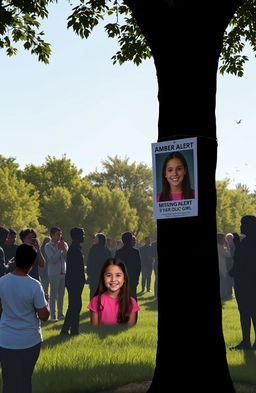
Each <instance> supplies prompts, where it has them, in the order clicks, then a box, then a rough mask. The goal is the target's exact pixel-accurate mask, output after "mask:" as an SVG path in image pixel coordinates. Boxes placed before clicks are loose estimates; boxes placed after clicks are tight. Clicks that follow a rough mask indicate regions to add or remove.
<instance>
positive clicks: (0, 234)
mask: <svg viewBox="0 0 256 393" xmlns="http://www.w3.org/2000/svg"><path fill="white" fill-rule="evenodd" d="M9 232H10V231H9V229H8V228H5V227H1V226H0V239H6V238H7V235H9Z"/></svg>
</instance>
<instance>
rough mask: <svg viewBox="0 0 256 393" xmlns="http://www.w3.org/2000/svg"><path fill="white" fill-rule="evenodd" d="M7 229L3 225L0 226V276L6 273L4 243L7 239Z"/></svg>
mask: <svg viewBox="0 0 256 393" xmlns="http://www.w3.org/2000/svg"><path fill="white" fill-rule="evenodd" d="M8 235H9V229H7V228H5V227H0V277H2V276H3V275H4V274H5V273H6V267H5V263H6V260H5V253H4V249H3V247H4V243H5V242H6V240H7V239H8Z"/></svg>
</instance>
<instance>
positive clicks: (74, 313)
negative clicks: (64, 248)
mask: <svg viewBox="0 0 256 393" xmlns="http://www.w3.org/2000/svg"><path fill="white" fill-rule="evenodd" d="M70 236H71V239H72V243H71V245H70V247H69V249H68V252H67V259H66V278H65V285H66V288H67V291H68V309H67V313H66V316H65V321H64V324H63V326H62V329H61V334H69V330H70V334H71V335H75V334H79V315H80V311H81V308H82V298H81V296H82V292H83V288H84V284H85V274H84V256H83V252H82V249H81V243H83V242H84V229H83V228H78V227H74V228H72V229H71V231H70Z"/></svg>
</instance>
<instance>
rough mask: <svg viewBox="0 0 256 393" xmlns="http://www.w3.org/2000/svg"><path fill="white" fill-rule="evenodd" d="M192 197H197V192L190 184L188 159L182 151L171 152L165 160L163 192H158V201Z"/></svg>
mask: <svg viewBox="0 0 256 393" xmlns="http://www.w3.org/2000/svg"><path fill="white" fill-rule="evenodd" d="M191 198H195V192H194V190H193V189H192V188H191V186H190V177H189V170H188V164H187V161H186V159H185V157H184V156H183V155H182V154H181V153H180V152H173V153H170V154H169V155H168V156H167V157H166V159H165V161H164V165H163V170H162V192H160V193H159V194H157V202H161V201H177V200H181V199H191Z"/></svg>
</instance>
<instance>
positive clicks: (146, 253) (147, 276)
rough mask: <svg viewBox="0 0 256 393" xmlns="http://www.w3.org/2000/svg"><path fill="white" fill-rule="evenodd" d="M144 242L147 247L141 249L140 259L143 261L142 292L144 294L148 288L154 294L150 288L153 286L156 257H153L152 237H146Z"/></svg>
mask: <svg viewBox="0 0 256 393" xmlns="http://www.w3.org/2000/svg"><path fill="white" fill-rule="evenodd" d="M144 241H145V245H144V246H142V247H140V248H139V252H140V259H141V274H142V279H141V287H142V292H144V290H145V286H146V287H147V291H148V292H152V291H151V288H150V286H151V276H152V271H153V262H154V256H153V250H152V246H151V239H150V237H149V236H147V237H145V239H144Z"/></svg>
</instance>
